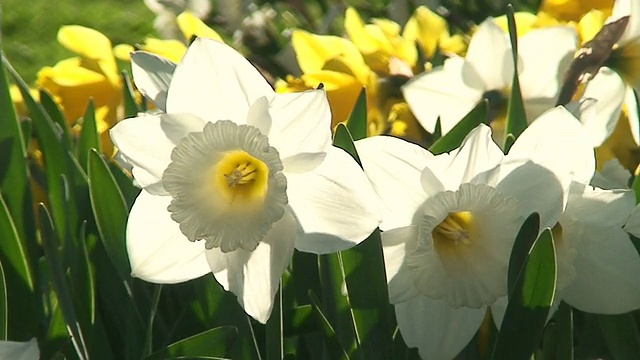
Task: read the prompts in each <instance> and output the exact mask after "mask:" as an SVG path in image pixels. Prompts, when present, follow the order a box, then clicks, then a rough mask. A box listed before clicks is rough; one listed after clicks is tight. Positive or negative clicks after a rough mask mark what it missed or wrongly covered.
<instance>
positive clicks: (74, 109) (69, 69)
mask: <svg viewBox="0 0 640 360" xmlns="http://www.w3.org/2000/svg"><path fill="white" fill-rule="evenodd" d="M77 60H78V59H76V58H72V59H67V60H65V61H62V62H60V63H58V64H57V65H56V66H54V67H44V68H42V69H41V70H40V71H39V72H38V78H37V84H38V86H40V87H43V88H45V89H46V90H48V91H49V92H50V93H51V94H52V95H53V96H54V97H55V98H57V99H59V102H60V105H61V106H62V108H63V110H64V114H65V117H66V118H67V120H68V121H69V124H73V123H75V122H76V121H77V119H78V118H80V117H81V116H82V115H83V114H84V112H85V109H86V107H87V104H88V101H89V98H93V99H94V101H95V104H96V106H110V107H112V108H114V109H115V108H117V106H118V105H119V104H120V97H121V93H120V88H119V87H117V86H113V84H112V83H111V82H110V81H109V79H107V77H105V76H104V75H103V74H101V73H99V72H96V71H92V70H89V69H87V68H84V67H73V64H74V62H77ZM114 114H115V113H114Z"/></svg>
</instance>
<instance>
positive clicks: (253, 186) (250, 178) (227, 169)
mask: <svg viewBox="0 0 640 360" xmlns="http://www.w3.org/2000/svg"><path fill="white" fill-rule="evenodd" d="M212 171H213V173H214V174H213V177H214V179H213V182H214V184H215V185H216V189H217V190H218V192H219V193H220V194H221V195H222V196H223V197H224V199H225V200H226V201H227V202H228V203H233V202H234V201H237V200H240V201H246V202H252V201H258V202H262V200H263V199H264V196H265V194H266V193H267V190H268V189H269V183H268V179H269V168H268V167H267V165H266V164H265V163H264V162H263V161H261V160H259V159H257V158H255V157H253V156H251V155H249V154H248V153H247V152H245V151H242V150H235V151H230V152H227V153H226V154H224V155H223V157H222V159H220V161H219V162H218V163H217V165H216V166H214V168H213V169H212Z"/></svg>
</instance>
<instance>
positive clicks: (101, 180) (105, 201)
mask: <svg viewBox="0 0 640 360" xmlns="http://www.w3.org/2000/svg"><path fill="white" fill-rule="evenodd" d="M88 164H89V191H90V198H91V208H92V209H93V215H94V217H95V221H96V225H97V227H98V232H99V233H100V238H101V240H102V243H103V244H104V248H105V250H106V251H107V254H108V255H109V258H110V259H111V261H112V262H113V265H114V266H115V268H116V270H117V272H118V274H119V275H120V277H121V278H122V279H123V280H126V279H129V278H130V273H131V266H130V265H129V258H128V256H127V248H126V239H125V230H126V223H127V215H128V210H127V206H126V204H125V201H124V198H123V196H122V192H120V189H119V188H118V184H117V183H116V181H115V179H114V178H113V175H112V174H111V171H110V170H109V167H108V166H107V163H106V162H105V161H104V159H103V158H102V156H101V155H100V154H99V153H98V152H97V151H96V150H95V149H94V150H91V152H90V153H89V162H88Z"/></svg>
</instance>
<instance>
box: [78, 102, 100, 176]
mask: <svg viewBox="0 0 640 360" xmlns="http://www.w3.org/2000/svg"><path fill="white" fill-rule="evenodd" d="M91 149H96V150H98V152H102V150H101V147H100V137H99V136H98V125H97V124H96V108H95V104H94V102H93V99H89V105H88V106H87V110H86V111H85V113H84V117H83V121H82V130H80V137H79V138H78V145H77V146H76V157H77V158H78V162H79V163H80V166H81V167H82V169H83V170H84V171H85V172H86V171H87V166H88V161H89V151H90V150H91Z"/></svg>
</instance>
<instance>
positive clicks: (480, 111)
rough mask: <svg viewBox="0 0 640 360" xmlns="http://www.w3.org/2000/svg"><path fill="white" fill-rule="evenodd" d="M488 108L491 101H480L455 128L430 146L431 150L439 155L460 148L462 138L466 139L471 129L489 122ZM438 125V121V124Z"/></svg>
mask: <svg viewBox="0 0 640 360" xmlns="http://www.w3.org/2000/svg"><path fill="white" fill-rule="evenodd" d="M488 110H489V103H488V102H487V101H486V100H484V101H480V102H479V103H478V105H476V107H474V108H473V109H472V110H471V111H469V113H468V114H467V115H465V116H464V117H463V118H462V120H460V122H459V123H457V124H456V125H455V126H454V127H453V129H451V130H450V131H449V132H448V133H446V134H445V135H444V136H442V137H440V138H439V139H438V140H436V141H435V142H434V143H433V145H431V146H430V147H429V151H431V152H432V153H433V154H434V155H438V154H442V153H445V152H449V151H451V150H453V149H455V148H458V147H459V146H460V144H462V140H464V138H465V137H466V136H467V134H469V132H471V130H473V129H475V128H476V127H478V125H480V124H484V123H486V122H487V111H488ZM437 125H438V124H437V123H436V126H437ZM438 129H439V128H438V127H436V130H438Z"/></svg>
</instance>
